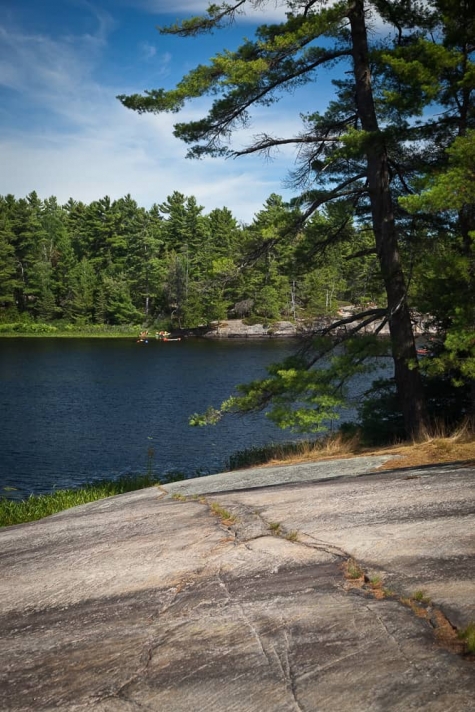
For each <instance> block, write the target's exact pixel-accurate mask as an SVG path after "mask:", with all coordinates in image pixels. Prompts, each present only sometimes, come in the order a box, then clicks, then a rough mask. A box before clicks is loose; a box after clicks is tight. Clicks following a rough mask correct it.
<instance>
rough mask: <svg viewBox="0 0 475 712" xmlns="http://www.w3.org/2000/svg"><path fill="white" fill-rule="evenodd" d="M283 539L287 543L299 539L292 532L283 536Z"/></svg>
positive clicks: (295, 533) (296, 533) (297, 535)
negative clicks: (286, 540)
mask: <svg viewBox="0 0 475 712" xmlns="http://www.w3.org/2000/svg"><path fill="white" fill-rule="evenodd" d="M285 538H286V539H288V540H289V541H297V540H298V538H299V533H298V532H296V531H294V530H292V531H291V532H288V534H286V535H285Z"/></svg>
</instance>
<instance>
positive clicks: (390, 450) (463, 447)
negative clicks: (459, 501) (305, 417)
mask: <svg viewBox="0 0 475 712" xmlns="http://www.w3.org/2000/svg"><path fill="white" fill-rule="evenodd" d="M360 455H394V458H391V459H390V460H388V461H387V462H386V463H385V464H384V465H382V466H381V467H380V469H384V470H392V469H394V468H396V467H397V468H400V467H420V466H422V465H434V464H437V463H444V462H458V461H461V462H470V463H475V433H473V432H472V431H469V430H468V429H467V428H461V429H460V430H458V431H457V432H456V433H453V434H452V435H443V434H442V435H441V434H435V435H429V434H427V435H426V436H424V437H422V438H421V439H420V440H419V441H418V442H406V443H399V444H397V445H392V446H389V447H384V448H379V449H374V448H365V447H362V446H361V444H360V442H359V440H358V438H357V437H353V438H351V439H348V438H344V437H342V436H341V435H340V434H339V433H338V434H336V435H334V436H329V437H327V438H324V439H322V441H321V442H320V443H316V444H314V445H313V446H310V445H308V446H307V447H306V448H304V449H302V452H299V454H298V455H288V456H283V457H282V458H274V459H272V460H270V461H269V462H267V463H266V464H265V465H264V467H268V466H269V465H279V464H284V463H285V464H297V463H299V462H316V461H319V460H331V459H337V458H343V457H358V456H360Z"/></svg>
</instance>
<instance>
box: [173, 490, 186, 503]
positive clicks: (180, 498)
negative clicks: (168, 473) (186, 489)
mask: <svg viewBox="0 0 475 712" xmlns="http://www.w3.org/2000/svg"><path fill="white" fill-rule="evenodd" d="M172 499H176V500H178V501H180V502H186V499H187V498H186V497H185V495H184V494H180V492H174V493H173V494H172Z"/></svg>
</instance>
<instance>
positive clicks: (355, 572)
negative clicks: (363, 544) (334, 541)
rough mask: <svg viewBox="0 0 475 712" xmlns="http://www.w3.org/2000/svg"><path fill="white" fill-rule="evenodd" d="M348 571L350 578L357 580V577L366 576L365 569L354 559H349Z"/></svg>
mask: <svg viewBox="0 0 475 712" xmlns="http://www.w3.org/2000/svg"><path fill="white" fill-rule="evenodd" d="M346 573H347V576H348V578H350V579H353V580H355V581H356V579H360V578H363V576H364V571H363V569H362V568H361V566H360V565H359V564H358V563H357V562H356V561H355V560H354V559H348V562H347V564H346Z"/></svg>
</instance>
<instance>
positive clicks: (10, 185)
mask: <svg viewBox="0 0 475 712" xmlns="http://www.w3.org/2000/svg"><path fill="white" fill-rule="evenodd" d="M110 27H111V22H108V21H107V18H105V19H104V18H103V19H100V18H99V19H98V26H97V33H95V34H94V35H78V36H77V37H62V38H52V37H48V36H45V35H42V34H39V33H37V34H32V33H29V34H28V33H22V32H21V30H19V29H17V28H16V29H11V28H6V27H3V28H0V41H2V42H3V44H4V46H5V52H4V54H3V56H0V85H2V84H3V86H4V87H8V88H9V89H11V90H14V92H15V93H16V94H15V96H16V97H17V99H16V100H15V103H14V104H13V105H12V104H8V103H4V104H3V106H2V108H1V113H0V118H2V119H3V123H4V128H3V130H2V132H1V133H0V154H1V156H2V171H1V172H0V194H2V195H5V194H7V193H13V194H14V195H16V196H17V197H22V196H25V195H27V194H28V193H30V192H31V191H32V190H36V191H37V193H38V194H39V195H40V197H42V198H46V197H49V196H50V195H55V196H56V197H57V198H58V200H59V201H60V202H61V203H63V202H66V201H67V200H68V198H70V197H72V198H74V199H76V200H83V201H84V202H90V201H92V200H96V199H98V198H100V197H102V196H104V195H110V196H111V197H112V198H119V197H121V196H123V195H125V194H127V193H130V194H131V195H132V197H133V198H134V199H135V200H137V202H138V203H139V205H143V206H145V207H149V206H150V205H151V204H152V203H154V202H162V201H163V200H165V198H166V197H167V196H168V195H170V194H171V193H172V192H173V191H174V190H179V191H180V192H182V193H185V194H186V195H194V196H195V197H196V198H197V200H198V202H199V203H200V204H202V205H204V206H205V209H206V211H210V210H212V209H213V208H215V207H221V206H223V205H226V206H227V207H228V208H230V209H231V210H232V211H233V213H234V215H235V216H236V217H237V218H238V219H240V220H243V221H245V222H249V221H250V220H252V217H253V215H254V213H256V212H257V211H259V210H260V209H261V207H262V204H263V202H264V201H265V200H266V198H267V197H268V196H269V195H270V193H272V192H276V193H281V194H284V195H285V191H284V189H283V180H284V179H285V175H286V171H287V169H288V167H289V166H290V164H291V160H292V156H291V154H290V153H289V152H288V151H283V152H282V154H280V155H279V156H278V157H277V158H276V160H275V161H274V162H270V163H269V162H266V161H263V160H262V159H259V158H256V157H252V156H251V157H244V158H241V159H237V160H224V159H209V158H207V159H205V160H203V161H189V160H186V159H185V158H184V155H185V153H186V146H185V145H184V144H183V143H182V142H180V141H178V140H177V139H175V138H174V137H173V124H174V123H175V122H176V120H177V116H176V115H168V114H165V115H159V116H154V115H151V114H146V115H143V116H139V115H138V114H136V113H135V112H131V111H128V110H127V109H125V108H124V107H123V106H122V105H121V104H120V103H119V102H118V101H117V100H116V99H115V96H116V95H117V94H119V93H132V92H133V91H134V89H130V90H129V92H128V90H127V87H124V86H123V85H120V86H110V85H105V84H102V83H99V82H97V81H95V80H94V71H95V68H96V66H97V65H98V64H99V63H100V61H101V58H102V56H103V54H102V53H103V52H104V51H105V50H106V48H107V39H106V36H107V31H108V28H110ZM142 49H145V50H146V51H147V52H148V54H149V56H150V57H152V55H153V54H154V53H153V51H152V50H153V46H152V45H143V46H142ZM154 59H155V61H156V60H160V68H161V71H162V72H166V71H168V65H169V64H170V61H171V56H170V55H169V54H163V55H160V56H159V55H156V56H155V57H154ZM119 80H120V77H119V78H118V79H117V81H119ZM20 105H21V108H20V109H19V108H18V106H20ZM13 106H14V107H15V108H12V107H13ZM19 110H20V111H21V116H18V117H15V115H14V114H13V115H12V112H14V111H19ZM38 110H40V112H41V118H38V117H37V112H38ZM271 111H272V110H271ZM9 113H10V118H9V121H8V114H9ZM204 113H206V102H205V101H204V100H200V101H198V102H194V103H193V104H192V106H191V108H190V109H187V110H186V111H185V112H182V113H181V114H180V116H179V117H178V118H179V120H180V121H187V120H190V119H192V118H193V119H196V118H198V117H200V116H202V115H203V114H204ZM294 116H295V114H294ZM25 117H31V122H30V123H29V125H26V126H25V128H22V126H24V125H25V124H26V121H25ZM270 117H271V118H272V123H274V124H275V133H276V134H279V135H288V132H289V131H290V132H291V133H293V132H294V127H293V119H292V118H291V117H290V115H289V114H287V113H286V112H285V111H275V112H273V113H271V115H270ZM295 118H296V117H295ZM15 119H17V120H15ZM296 120H297V121H298V119H296ZM264 128H265V129H266V130H268V129H269V113H267V112H262V113H257V114H256V116H255V121H254V123H253V126H252V127H250V128H249V129H246V131H244V132H241V133H240V134H238V136H237V137H236V141H237V142H242V141H243V140H244V139H245V138H248V137H250V136H252V135H253V134H256V133H259V132H260V131H261V130H264Z"/></svg>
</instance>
